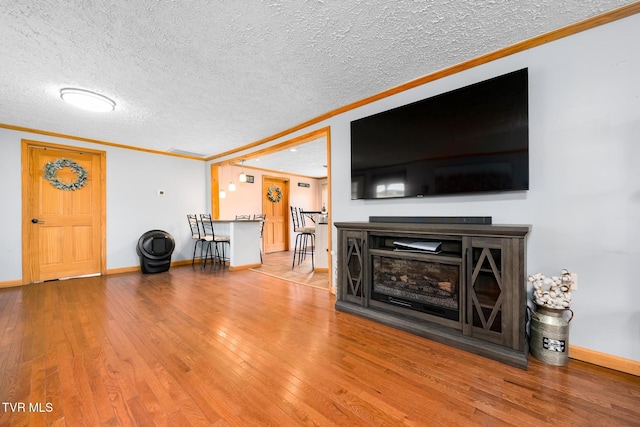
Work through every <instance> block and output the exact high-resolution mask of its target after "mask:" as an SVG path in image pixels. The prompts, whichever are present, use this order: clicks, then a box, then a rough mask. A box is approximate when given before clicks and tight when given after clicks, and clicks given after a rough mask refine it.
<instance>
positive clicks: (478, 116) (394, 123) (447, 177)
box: [351, 68, 529, 200]
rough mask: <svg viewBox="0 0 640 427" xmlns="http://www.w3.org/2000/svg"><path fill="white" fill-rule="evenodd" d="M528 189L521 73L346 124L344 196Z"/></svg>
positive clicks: (525, 73)
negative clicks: (347, 150)
mask: <svg viewBox="0 0 640 427" xmlns="http://www.w3.org/2000/svg"><path fill="white" fill-rule="evenodd" d="M528 189H529V103H528V71H527V69H526V68H525V69H522V70H518V71H514V72H511V73H508V74H504V75H501V76H498V77H495V78H492V79H489V80H486V81H482V82H479V83H475V84H472V85H470V86H465V87H462V88H460V89H456V90H453V91H450V92H446V93H443V94H441V95H437V96H433V97H430V98H427V99H424V100H421V101H418V102H414V103H412V104H408V105H404V106H401V107H398V108H394V109H392V110H389V111H384V112H382V113H378V114H375V115H372V116H369V117H364V118H362V119H358V120H354V121H352V122H351V198H352V199H353V200H355V199H381V198H390V197H425V196H437V195H447V194H464V193H487V192H489V193H494V192H501V191H520V190H528Z"/></svg>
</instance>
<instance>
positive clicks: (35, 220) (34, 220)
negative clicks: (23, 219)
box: [31, 218, 44, 224]
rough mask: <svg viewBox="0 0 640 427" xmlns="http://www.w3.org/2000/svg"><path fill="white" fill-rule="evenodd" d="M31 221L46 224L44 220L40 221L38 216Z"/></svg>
mask: <svg viewBox="0 0 640 427" xmlns="http://www.w3.org/2000/svg"><path fill="white" fill-rule="evenodd" d="M31 222H32V223H34V224H44V221H40V220H39V219H38V218H33V219H32V220H31Z"/></svg>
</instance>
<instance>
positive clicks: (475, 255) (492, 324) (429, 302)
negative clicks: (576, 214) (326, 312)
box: [335, 222, 530, 369]
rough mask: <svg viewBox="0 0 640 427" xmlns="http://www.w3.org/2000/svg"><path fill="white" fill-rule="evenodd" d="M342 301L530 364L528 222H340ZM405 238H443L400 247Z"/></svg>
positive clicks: (361, 312)
mask: <svg viewBox="0 0 640 427" xmlns="http://www.w3.org/2000/svg"><path fill="white" fill-rule="evenodd" d="M335 226H336V228H337V230H338V259H337V261H338V283H337V289H338V294H337V297H338V299H337V302H336V309H338V310H341V311H345V312H348V313H352V314H355V315H358V316H361V317H365V318H367V319H370V320H374V321H376V322H380V323H383V324H386V325H388V326H392V327H395V328H398V329H401V330H404V331H407V332H410V333H413V334H416V335H420V336H423V337H425V338H429V339H432V340H434V341H438V342H441V343H443V344H447V345H450V346H453V347H456V348H460V349H463V350H466V351H469V352H473V353H476V354H479V355H482V356H485V357H488V358H491V359H494V360H498V361H500V362H503V363H507V364H509V365H512V366H516V367H519V368H522V369H526V368H527V366H528V362H527V355H528V352H529V349H528V343H527V340H526V335H525V326H526V318H525V317H526V277H525V269H526V266H525V243H526V236H527V234H528V233H529V231H530V226H528V225H485V224H417V223H378V222H337V223H335ZM399 241H404V242H406V241H415V242H418V243H431V244H433V243H436V244H438V243H439V244H440V248H439V250H438V251H433V252H429V251H420V250H417V251H405V250H399V246H398V245H397V243H398V242H399Z"/></svg>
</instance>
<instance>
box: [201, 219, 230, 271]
mask: <svg viewBox="0 0 640 427" xmlns="http://www.w3.org/2000/svg"><path fill="white" fill-rule="evenodd" d="M200 221H201V222H202V230H203V231H204V240H205V244H206V246H207V249H206V251H205V254H204V265H203V266H204V267H206V266H207V258H209V257H211V262H213V269H214V270H215V269H216V264H217V262H220V263H222V264H223V265H224V262H225V261H226V259H227V258H226V257H225V253H224V247H225V244H228V245H231V238H230V237H229V236H225V235H220V234H216V233H215V230H214V229H213V221H212V220H211V214H202V215H200ZM212 245H213V247H211V246H212ZM221 247H222V251H220V248H221ZM221 253H222V254H221Z"/></svg>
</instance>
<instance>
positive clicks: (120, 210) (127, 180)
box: [0, 129, 206, 282]
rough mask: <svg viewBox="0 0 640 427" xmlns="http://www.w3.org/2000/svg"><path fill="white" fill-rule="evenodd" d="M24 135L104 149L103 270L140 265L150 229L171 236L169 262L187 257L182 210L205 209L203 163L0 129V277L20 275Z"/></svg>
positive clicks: (189, 244) (10, 278) (186, 229)
mask: <svg viewBox="0 0 640 427" xmlns="http://www.w3.org/2000/svg"><path fill="white" fill-rule="evenodd" d="M22 139H30V140H34V141H42V142H48V143H54V144H62V145H71V146H77V147H89V148H92V149H96V150H103V151H106V152H107V182H106V191H107V195H106V199H107V207H106V212H107V269H116V268H125V267H132V266H137V265H139V264H140V261H139V257H138V255H137V254H136V249H135V248H136V243H137V241H138V238H139V237H140V235H141V234H142V233H144V232H145V231H148V230H152V229H162V230H165V231H167V232H169V233H171V235H172V236H173V237H174V239H175V241H176V249H175V251H174V253H173V256H172V260H173V261H177V260H184V259H191V254H192V250H193V242H192V240H191V235H190V232H189V227H188V223H187V219H186V214H187V213H189V212H204V211H205V201H206V197H205V188H206V182H205V162H203V161H199V160H189V159H183V158H178V157H173V156H166V155H158V154H152V153H147V152H143V151H136V150H128V149H122V148H116V147H110V146H106V145H99V144H90V143H84V142H79V141H74V140H70V139H64V138H54V137H49V136H43V135H38V134H33V133H27V132H18V131H13V130H8V129H0V158H2V159H3V164H4V166H3V167H2V168H0V180H1V181H2V182H3V183H4V184H3V185H2V186H0V235H1V236H3V239H2V240H3V244H2V245H0V282H4V281H16V280H21V278H22V235H21V223H22V222H21V221H22V190H21V185H20V183H21V175H20V173H21V155H20V147H21V141H22ZM159 189H162V190H164V191H165V195H164V196H162V197H159V196H158V195H157V190H159Z"/></svg>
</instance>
